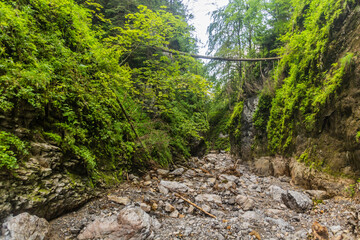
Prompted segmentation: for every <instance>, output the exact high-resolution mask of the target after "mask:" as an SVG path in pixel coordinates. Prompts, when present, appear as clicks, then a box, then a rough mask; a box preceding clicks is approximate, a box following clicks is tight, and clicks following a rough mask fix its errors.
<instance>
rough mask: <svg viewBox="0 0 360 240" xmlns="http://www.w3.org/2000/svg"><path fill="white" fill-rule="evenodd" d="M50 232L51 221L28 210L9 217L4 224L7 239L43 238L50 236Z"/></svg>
mask: <svg viewBox="0 0 360 240" xmlns="http://www.w3.org/2000/svg"><path fill="white" fill-rule="evenodd" d="M48 234H49V223H48V222H47V221H46V220H45V219H44V218H39V217H37V216H34V215H30V214H29V213H26V212H25V213H21V214H19V215H17V216H15V217H8V218H7V219H5V222H4V223H3V225H2V235H3V236H4V239H5V240H28V239H34V240H43V239H47V238H48ZM0 239H3V238H1V237H0Z"/></svg>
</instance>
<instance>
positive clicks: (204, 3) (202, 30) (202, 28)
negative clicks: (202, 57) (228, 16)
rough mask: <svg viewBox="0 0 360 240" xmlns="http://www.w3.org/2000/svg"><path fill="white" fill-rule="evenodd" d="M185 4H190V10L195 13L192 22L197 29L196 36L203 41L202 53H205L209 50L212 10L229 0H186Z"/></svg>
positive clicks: (200, 50) (201, 45)
mask: <svg viewBox="0 0 360 240" xmlns="http://www.w3.org/2000/svg"><path fill="white" fill-rule="evenodd" d="M184 4H185V5H187V6H188V9H189V11H190V12H191V13H192V14H193V15H194V19H193V20H191V22H190V24H192V25H194V27H195V29H196V33H195V34H196V37H197V38H198V39H199V40H200V41H201V43H200V46H199V47H200V49H199V52H200V54H205V52H206V50H207V41H208V35H207V33H206V31H207V28H208V26H209V24H210V20H211V16H210V15H211V12H212V11H215V10H216V9H219V8H220V7H223V6H225V5H227V4H228V0H217V1H216V0H185V1H184Z"/></svg>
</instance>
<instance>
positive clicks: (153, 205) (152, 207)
mask: <svg viewBox="0 0 360 240" xmlns="http://www.w3.org/2000/svg"><path fill="white" fill-rule="evenodd" d="M158 208H159V206H158V204H157V203H155V202H154V203H153V204H152V205H151V209H152V210H153V211H156V210H157V209H158Z"/></svg>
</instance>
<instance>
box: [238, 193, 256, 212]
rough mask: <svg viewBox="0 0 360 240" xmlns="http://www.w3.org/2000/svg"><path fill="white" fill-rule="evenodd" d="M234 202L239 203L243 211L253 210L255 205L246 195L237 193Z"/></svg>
mask: <svg viewBox="0 0 360 240" xmlns="http://www.w3.org/2000/svg"><path fill="white" fill-rule="evenodd" d="M235 202H236V203H237V204H239V206H240V207H241V208H242V209H243V210H244V211H249V210H253V209H254V207H255V201H254V200H253V199H251V198H249V197H247V196H243V195H238V196H236V199H235Z"/></svg>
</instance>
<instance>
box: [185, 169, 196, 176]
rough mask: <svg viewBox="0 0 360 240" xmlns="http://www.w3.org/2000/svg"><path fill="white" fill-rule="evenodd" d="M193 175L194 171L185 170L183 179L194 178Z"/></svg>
mask: <svg viewBox="0 0 360 240" xmlns="http://www.w3.org/2000/svg"><path fill="white" fill-rule="evenodd" d="M195 175H196V173H195V171H194V170H191V169H189V170H187V171H186V172H185V174H184V176H185V177H195Z"/></svg>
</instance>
